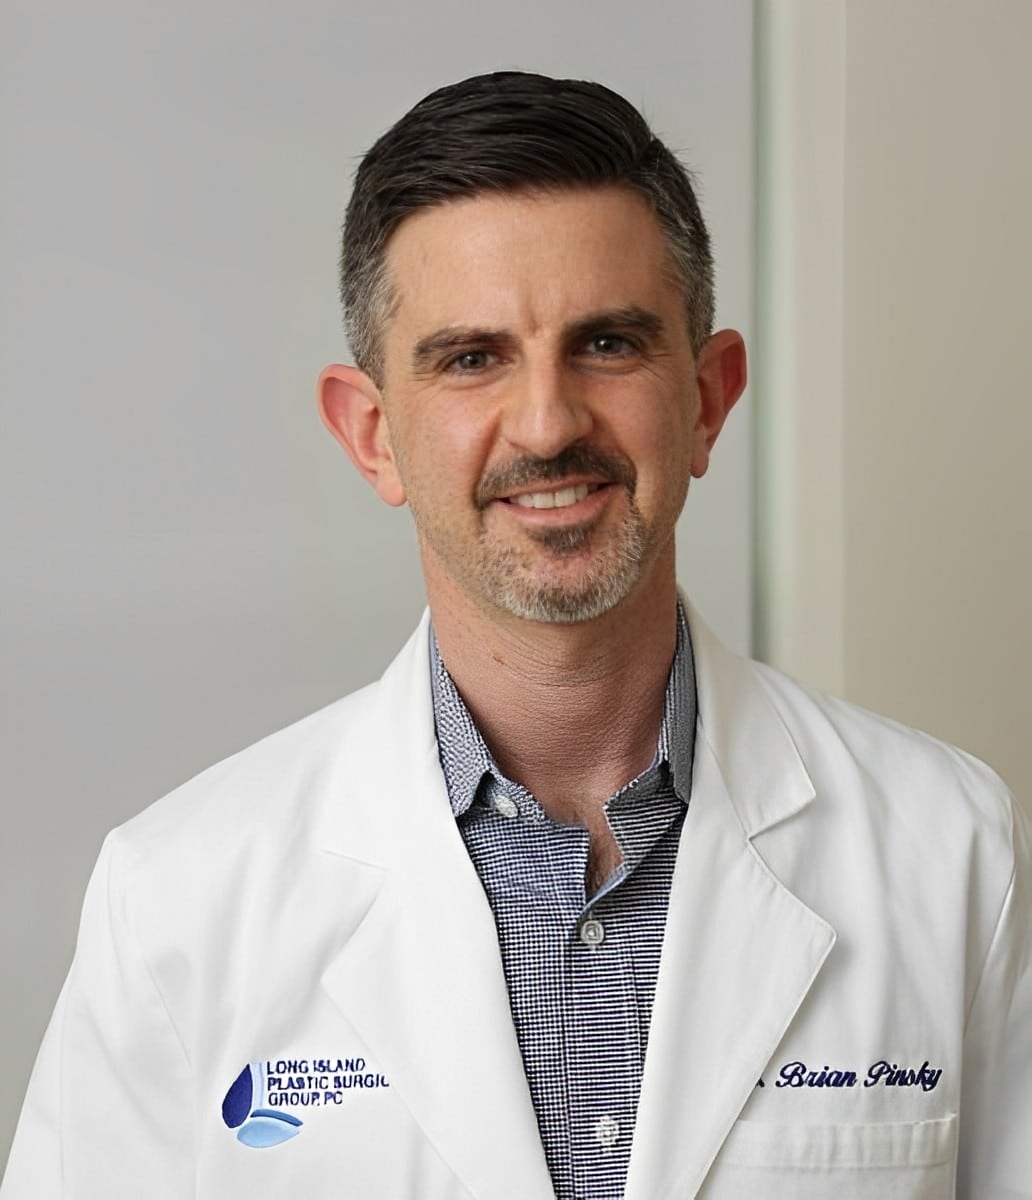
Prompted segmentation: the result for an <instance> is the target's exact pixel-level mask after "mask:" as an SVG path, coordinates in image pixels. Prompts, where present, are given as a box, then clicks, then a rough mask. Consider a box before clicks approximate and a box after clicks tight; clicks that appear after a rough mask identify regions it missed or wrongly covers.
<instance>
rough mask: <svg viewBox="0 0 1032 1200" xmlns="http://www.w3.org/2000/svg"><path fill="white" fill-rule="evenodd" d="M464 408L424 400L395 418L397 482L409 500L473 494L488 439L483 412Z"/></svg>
mask: <svg viewBox="0 0 1032 1200" xmlns="http://www.w3.org/2000/svg"><path fill="white" fill-rule="evenodd" d="M470 407H471V406H468V405H441V404H436V405H435V404H433V403H431V402H430V401H429V400H427V401H426V403H423V404H419V405H418V409H419V411H418V412H415V411H411V410H410V411H409V412H407V413H405V414H404V415H403V416H400V417H399V418H398V419H397V422H396V424H397V426H398V428H397V440H396V441H395V442H394V448H395V457H396V459H397V461H398V466H399V470H400V472H401V476H402V480H403V482H404V483H405V487H406V490H407V491H408V492H409V493H410V496H412V495H415V497H416V498H417V501H418V498H419V497H420V496H421V495H422V494H423V493H428V492H432V493H433V494H434V495H435V496H437V497H441V496H442V495H443V494H445V493H451V494H452V495H453V496H454V498H456V499H461V498H464V497H466V496H468V495H472V493H473V491H474V489H475V486H476V483H477V481H478V480H479V479H480V477H481V475H482V474H483V471H484V467H485V466H486V464H487V461H488V458H489V456H490V450H491V445H492V439H491V435H490V430H489V428H488V425H487V423H486V422H485V421H484V420H483V417H482V414H477V413H475V412H471V411H470Z"/></svg>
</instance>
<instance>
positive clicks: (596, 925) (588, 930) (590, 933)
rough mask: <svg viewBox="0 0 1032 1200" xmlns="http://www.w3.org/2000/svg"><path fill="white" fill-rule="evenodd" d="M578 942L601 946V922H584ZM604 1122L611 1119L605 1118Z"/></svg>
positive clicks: (602, 928) (603, 930) (603, 929)
mask: <svg viewBox="0 0 1032 1200" xmlns="http://www.w3.org/2000/svg"><path fill="white" fill-rule="evenodd" d="M580 940H581V941H582V942H583V943H584V945H585V946H592V947H595V946H601V945H602V943H603V942H604V941H605V940H606V931H605V927H604V926H603V924H602V922H601V921H596V920H595V919H594V917H592V918H591V920H589V921H585V922H584V923H583V924H582V925H581V927H580ZM605 1119H606V1120H611V1119H612V1118H610V1117H607V1118H605Z"/></svg>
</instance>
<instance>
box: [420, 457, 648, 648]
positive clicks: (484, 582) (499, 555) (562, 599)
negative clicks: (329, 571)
mask: <svg viewBox="0 0 1032 1200" xmlns="http://www.w3.org/2000/svg"><path fill="white" fill-rule="evenodd" d="M577 475H582V476H583V475H588V476H591V477H592V478H593V479H595V480H597V481H598V482H600V483H602V482H604V483H607V484H611V485H613V484H615V485H618V486H621V487H623V488H625V490H626V493H627V510H626V512H625V513H624V514H623V516H622V517H621V518H620V521H619V524H618V525H617V527H616V528H615V529H610V530H609V531H608V533H607V534H606V535H605V541H606V544H605V545H604V546H601V547H599V548H598V550H597V551H596V553H595V557H594V558H593V560H592V561H591V562H590V563H589V564H588V565H587V566H586V568H585V573H584V575H583V576H582V578H581V579H580V580H579V581H578V582H577V583H575V584H571V583H564V582H562V581H561V580H560V579H559V578H557V579H556V580H555V582H549V581H548V580H547V579H545V580H542V578H541V575H542V567H541V565H540V564H539V563H538V564H535V563H534V562H533V560H532V558H531V555H530V554H529V553H528V552H527V550H526V549H523V548H521V547H520V546H518V545H501V546H499V545H493V544H492V543H491V540H490V538H489V537H488V531H487V530H486V528H485V529H483V530H482V533H481V538H480V541H479V560H478V562H477V564H476V571H475V577H476V579H477V581H478V584H479V590H480V592H481V595H482V596H483V597H484V598H485V599H487V600H488V601H489V602H490V603H492V604H494V605H495V606H496V607H498V608H500V609H502V610H503V611H505V612H508V613H511V614H512V615H513V616H516V617H520V618H522V619H523V620H527V621H542V622H547V623H549V624H575V623H577V622H580V621H590V620H593V619H594V618H595V617H599V616H602V614H603V613H607V612H609V611H610V610H611V609H613V608H615V607H616V605H617V604H619V603H620V601H621V600H623V599H624V597H625V596H627V594H628V593H629V592H630V591H631V589H632V588H633V587H634V585H635V584H636V583H637V581H638V579H639V577H640V575H641V567H642V563H643V561H644V558H645V553H646V549H647V541H648V539H647V534H646V527H645V522H644V520H643V518H642V515H641V512H640V511H639V510H638V508H637V506H636V505H635V502H634V492H635V485H636V482H637V472H636V471H635V469H634V465H633V463H631V462H630V461H629V460H628V459H626V458H624V457H623V456H622V455H616V454H612V453H608V452H604V451H599V450H595V449H593V448H591V447H588V446H582V445H572V446H568V447H567V448H566V449H565V450H563V451H562V453H560V454H558V455H556V456H555V457H554V458H549V459H540V458H532V457H528V458H522V459H517V460H515V461H514V462H511V463H507V464H506V465H505V466H504V467H497V468H494V469H492V470H490V471H488V472H487V473H485V475H484V476H483V478H482V479H481V480H480V482H479V484H478V486H477V490H476V494H475V496H474V500H475V503H476V506H477V508H478V509H479V510H480V511H481V512H484V511H485V510H486V509H487V508H488V507H489V506H490V505H491V504H492V503H493V502H495V501H496V500H499V499H502V498H505V497H507V496H510V495H512V494H513V493H515V492H517V491H520V490H525V489H526V488H528V487H533V486H534V485H540V490H542V491H546V490H548V489H549V486H550V485H555V484H561V483H563V481H564V480H566V479H569V478H570V477H571V476H577ZM413 515H414V517H415V520H416V525H417V528H418V530H419V533H420V536H421V537H423V538H425V539H426V541H427V543H428V544H429V545H430V546H431V547H432V548H433V549H434V550H435V552H436V553H437V554H438V555H439V556H441V557H442V561H444V562H446V563H447V562H448V561H449V559H448V554H447V547H446V546H445V545H443V544H439V543H438V539H437V538H436V537H435V534H434V530H433V527H432V523H430V522H425V521H422V520H421V519H420V514H419V513H418V512H417V511H414V513H413ZM524 533H525V536H526V537H527V538H528V539H530V540H531V541H533V542H536V543H537V545H538V546H540V547H542V548H543V549H544V550H546V551H548V552H550V553H551V555H553V556H554V558H555V559H556V560H557V561H558V560H561V559H563V558H566V557H570V556H572V555H574V554H577V553H578V552H580V551H581V550H583V549H584V547H585V546H587V545H588V543H589V542H590V541H591V539H592V538H593V537H595V536H597V523H596V522H595V521H591V522H586V523H584V524H581V525H573V526H568V527H566V528H562V529H548V528H541V529H534V528H527V529H525V530H524Z"/></svg>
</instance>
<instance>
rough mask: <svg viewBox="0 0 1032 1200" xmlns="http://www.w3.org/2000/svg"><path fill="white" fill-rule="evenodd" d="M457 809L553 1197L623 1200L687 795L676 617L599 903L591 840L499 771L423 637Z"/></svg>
mask: <svg viewBox="0 0 1032 1200" xmlns="http://www.w3.org/2000/svg"><path fill="white" fill-rule="evenodd" d="M431 667H432V670H431V678H432V684H433V700H434V715H435V719H436V723H437V740H438V746H439V752H440V758H441V766H442V769H443V771H444V777H445V782H446V784H447V787H448V795H449V798H450V800H451V805H452V809H453V811H454V812H455V816H456V819H457V821H458V823H459V827H460V829H461V831H462V836H463V838H464V840H465V843H466V847H467V849H468V851H469V855H470V858H471V859H472V861H473V863H474V865H475V867H476V869H477V872H478V874H479V875H480V879H481V882H482V883H483V885H484V890H485V892H486V893H487V898H488V900H489V902H490V904H491V908H492V910H493V912H494V917H495V923H496V925H497V928H498V941H499V946H500V949H501V956H502V964H503V968H504V971H505V978H506V982H507V984H508V988H509V1002H510V1006H511V1008H512V1017H513V1022H514V1024H515V1027H516V1035H517V1038H518V1041H519V1045H520V1051H521V1053H522V1055H523V1063H524V1067H525V1069H526V1073H527V1081H528V1084H529V1086H530V1094H531V1098H532V1100H533V1103H534V1109H535V1111H536V1113H537V1120H538V1127H539V1129H540V1131H541V1141H542V1144H543V1146H544V1150H545V1158H546V1160H547V1162H548V1167H549V1170H550V1172H551V1175H552V1182H553V1186H554V1188H555V1194H556V1197H557V1200H619V1198H620V1197H622V1196H623V1193H624V1185H625V1182H626V1178H627V1167H628V1163H629V1160H630V1150H631V1138H632V1135H633V1133H634V1122H635V1116H636V1112H637V1107H638V1096H639V1093H640V1090H641V1077H642V1070H643V1067H644V1063H645V1050H646V1046H647V1044H648V1035H649V1025H650V1021H651V1017H652V1005H653V1000H654V998H655V992H656V978H657V975H658V972H659V957H660V951H661V949H662V945H663V930H664V926H665V924H666V914H667V905H668V901H669V897H670V884H671V880H672V878H673V872H674V862H675V859H676V857H677V845H678V841H679V839H680V835H681V827H682V825H683V822H684V816H685V812H686V811H687V804H688V796H689V792H690V789H691V777H692V758H693V753H694V743H695V677H694V669H693V665H692V652H691V642H690V639H689V636H688V626H687V622H686V620H685V616H684V612H683V611H682V610H681V608H680V607H678V637H677V653H676V656H675V659H674V663H673V666H672V668H671V672H670V678H669V682H668V684H667V691H666V703H665V708H664V716H663V724H662V728H661V731H660V735H659V743H658V746H657V749H656V757H655V760H654V761H653V764H652V766H650V767H649V768H648V769H647V770H646V771H644V772H642V774H641V775H639V776H638V777H637V778H636V779H633V780H631V782H630V783H628V784H626V785H625V786H624V787H622V788H621V789H620V790H619V791H618V792H616V793H615V795H613V796H611V797H610V798H609V800H608V801H607V802H606V815H607V817H608V819H609V824H610V827H611V828H612V830H613V834H614V836H615V837H616V840H617V842H618V844H619V846H620V849H621V851H622V852H623V858H624V861H623V864H622V865H621V866H620V867H619V868H618V869H617V870H616V871H615V872H614V873H613V875H612V876H611V877H610V878H609V879H608V880H607V881H606V882H605V884H604V885H603V886H602V888H601V889H600V890H599V891H598V892H597V893H596V894H595V895H594V896H592V897H590V898H589V897H588V896H587V894H586V890H585V872H586V869H587V864H588V834H587V831H586V830H585V829H584V828H583V827H581V826H579V825H559V824H557V823H556V822H555V821H553V820H551V818H549V817H548V816H547V815H546V814H545V812H544V810H543V809H542V808H541V806H540V805H539V804H538V802H537V801H536V800H535V799H534V797H533V796H532V795H531V794H530V792H528V791H527V790H526V789H525V788H523V787H521V786H520V784H518V783H515V782H513V781H512V780H510V779H507V778H505V776H504V775H503V774H502V773H501V771H500V770H499V769H498V767H497V766H496V764H495V762H494V760H493V759H492V757H491V753H490V751H489V750H488V748H487V746H486V745H485V743H484V740H483V738H482V737H481V735H480V733H479V731H478V730H477V727H476V725H475V724H474V722H473V718H472V716H471V715H470V713H469V710H468V709H467V708H466V705H465V704H464V703H463V701H462V697H461V696H460V695H459V693H458V690H457V688H456V687H455V684H454V682H453V681H452V679H451V676H450V675H449V674H448V671H447V669H446V668H445V666H444V663H443V661H442V660H441V657H440V653H439V652H438V649H437V644H436V640H435V639H431Z"/></svg>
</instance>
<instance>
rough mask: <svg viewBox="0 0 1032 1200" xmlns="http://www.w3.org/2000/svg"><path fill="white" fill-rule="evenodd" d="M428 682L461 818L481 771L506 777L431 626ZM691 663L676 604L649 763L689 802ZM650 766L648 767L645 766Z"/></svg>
mask: <svg viewBox="0 0 1032 1200" xmlns="http://www.w3.org/2000/svg"><path fill="white" fill-rule="evenodd" d="M430 687H431V692H432V695H433V705H434V723H435V726H436V729H437V749H438V755H439V757H440V761H441V770H442V771H443V773H444V782H445V786H446V787H447V790H448V798H449V800H450V801H451V807H452V812H453V813H454V814H455V816H456V817H460V816H461V815H462V814H463V813H465V812H467V811H468V809H469V808H470V806H471V805H472V804H473V801H474V800H475V799H476V794H477V789H478V788H479V786H480V781H481V780H482V779H483V777H484V775H485V774H491V775H494V776H495V777H496V778H498V779H504V776H503V775H502V772H501V771H500V770H499V768H498V766H497V764H496V763H495V761H494V759H493V757H492V756H491V752H490V750H488V748H487V744H486V743H485V741H484V739H483V737H481V735H480V730H479V729H477V726H476V723H475V722H474V720H473V717H472V715H471V714H470V711H469V709H468V708H467V707H466V705H465V703H464V701H463V699H462V697H461V696H460V695H459V689H458V688H457V687H456V686H455V682H454V680H453V679H452V677H451V675H449V673H448V668H447V667H446V666H445V665H444V660H443V659H442V658H441V653H440V650H439V649H438V646H437V637H436V635H435V633H434V630H433V625H432V624H431V626H430ZM695 717H696V698H695V666H694V661H693V658H692V643H691V637H690V635H689V632H688V620H687V618H686V617H685V613H684V609H683V607H682V606H681V604H680V602H678V605H677V650H676V652H675V654H674V661H673V664H672V665H671V668H670V675H669V677H668V679H667V687H666V697H665V700H664V704H663V724H662V726H661V727H660V731H659V739H658V741H657V744H656V756H655V758H654V759H653V762H652V767H655V766H658V765H659V764H661V763H667V764H669V767H670V778H671V783H672V784H673V787H674V791H675V792H676V793H677V795H678V797H679V798H680V800H681V801H682V803H684V804H687V803H688V796H689V793H690V792H691V785H692V762H693V759H694V757H695ZM649 769H650V770H651V769H652V768H651V767H650V768H649Z"/></svg>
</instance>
